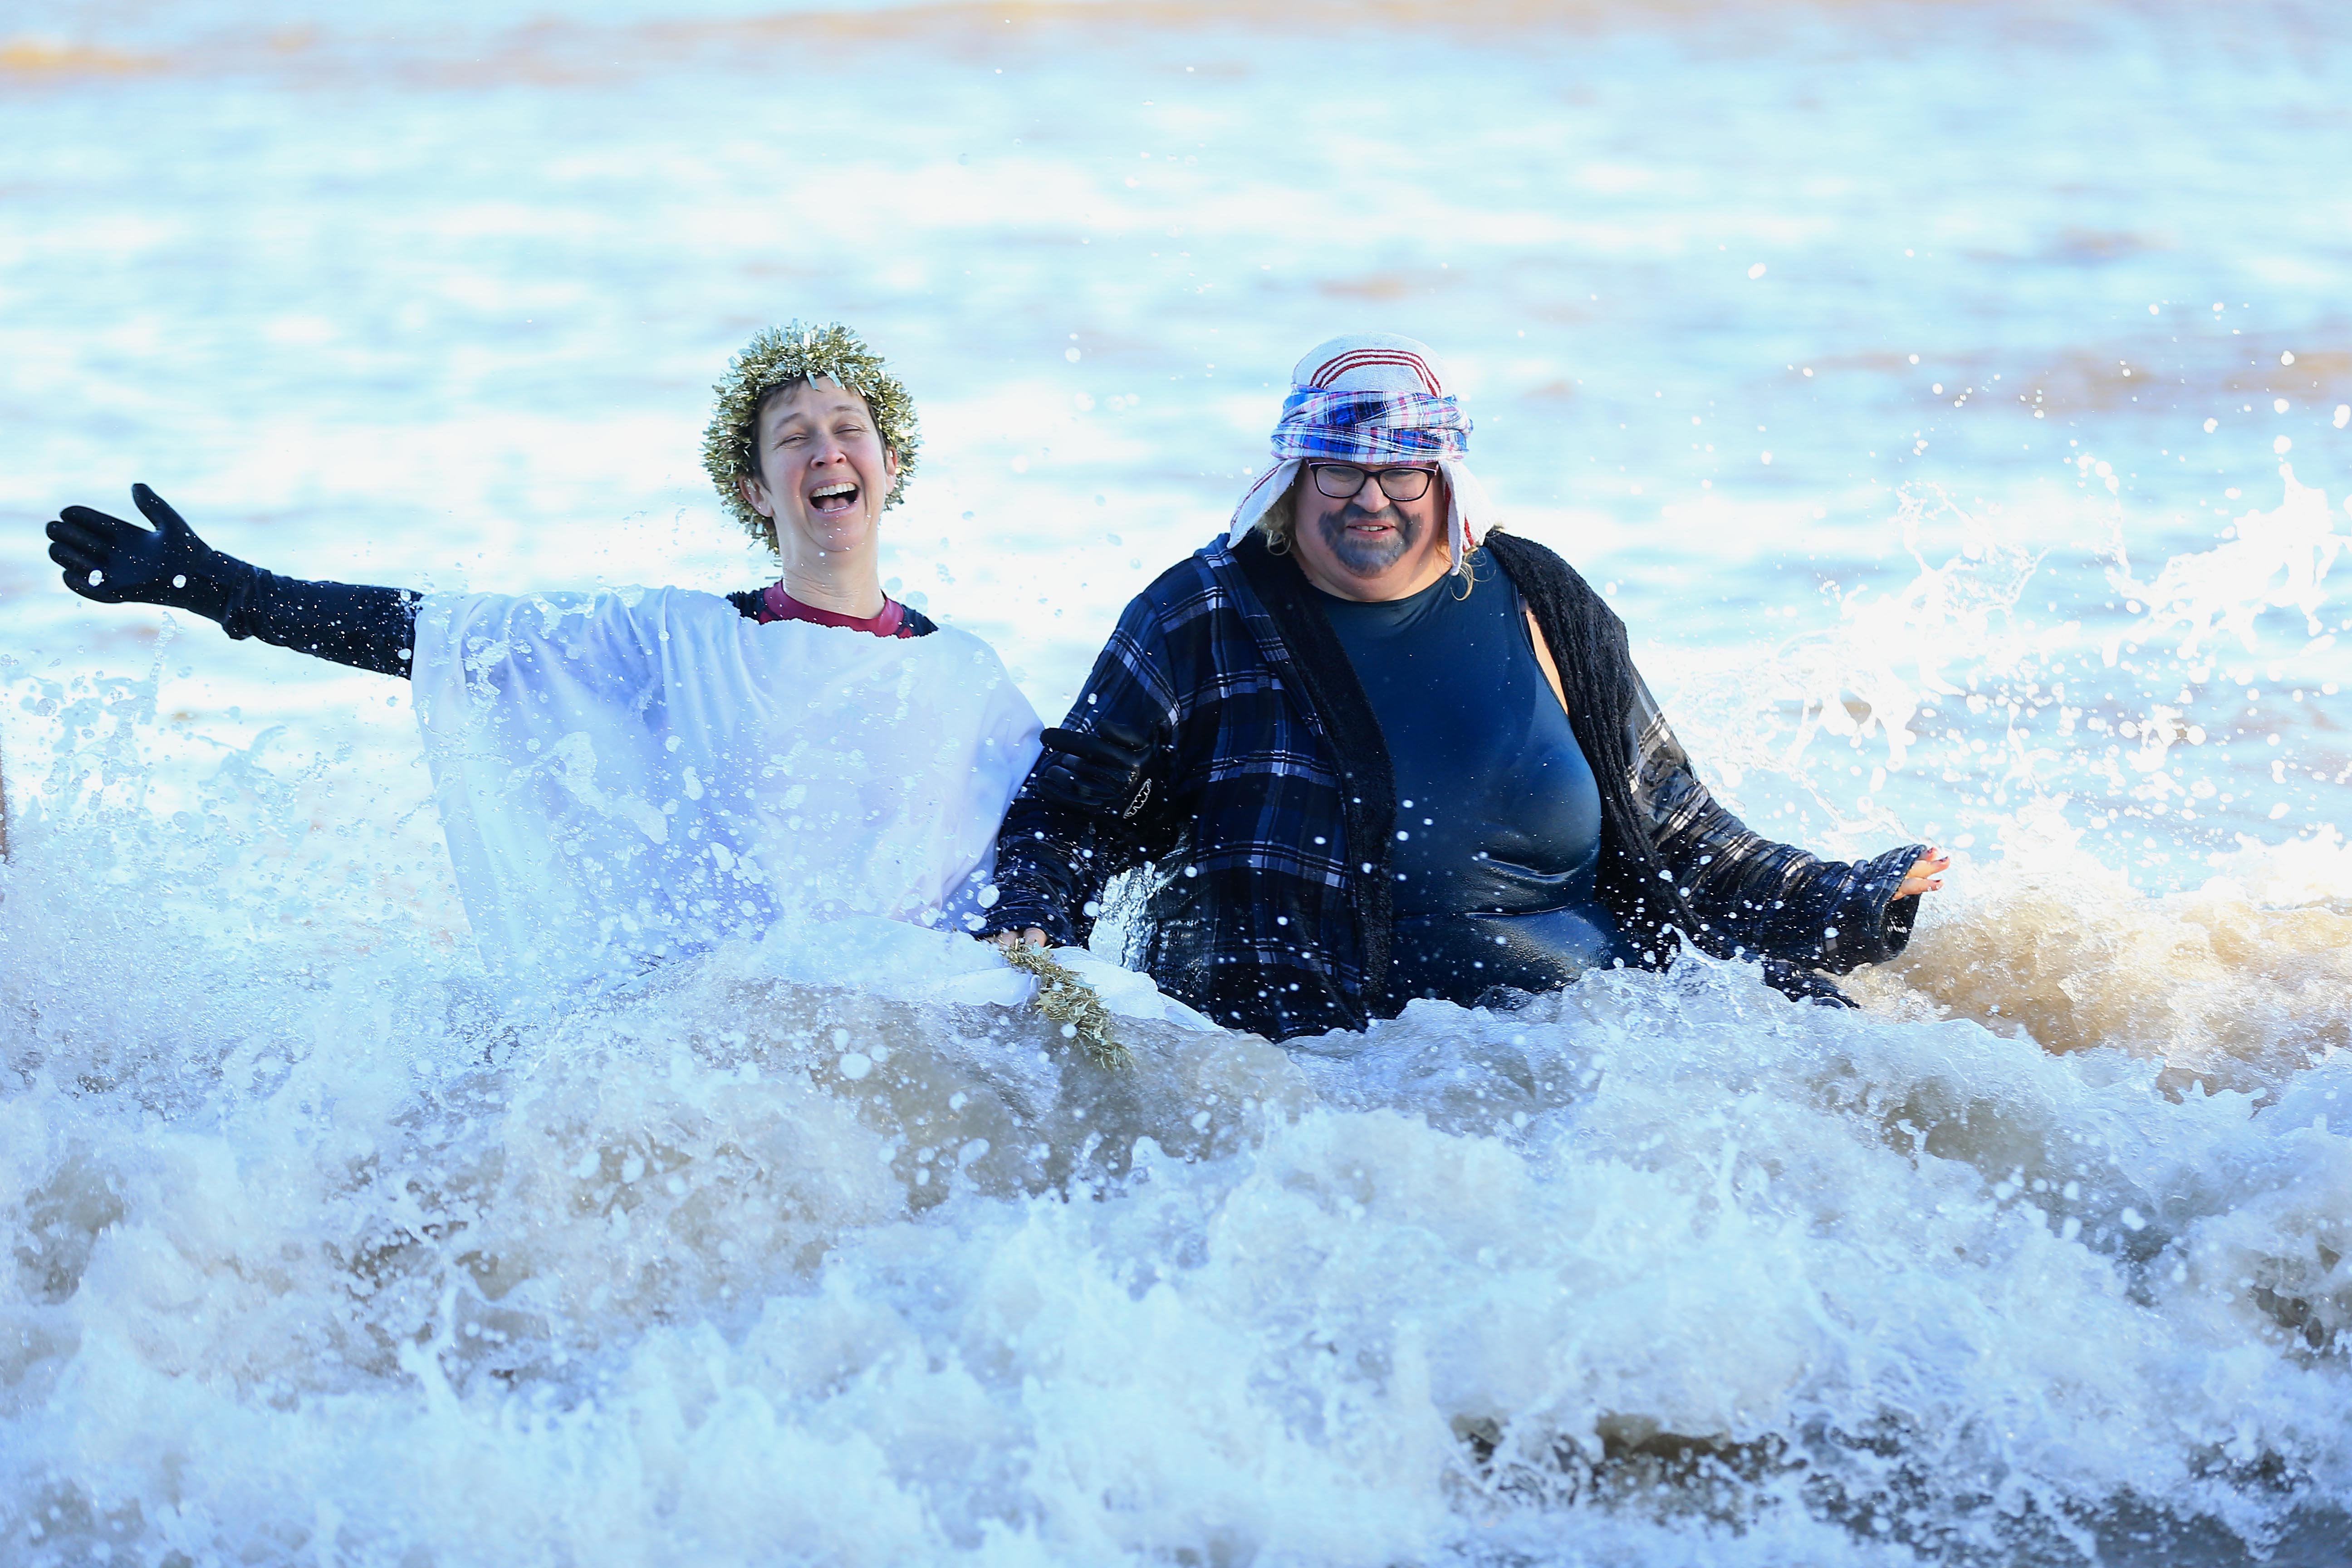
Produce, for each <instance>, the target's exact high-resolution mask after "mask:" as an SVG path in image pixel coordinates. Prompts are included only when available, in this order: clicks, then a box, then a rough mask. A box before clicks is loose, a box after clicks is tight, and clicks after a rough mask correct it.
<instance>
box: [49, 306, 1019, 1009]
mask: <svg viewBox="0 0 2352 1568" xmlns="http://www.w3.org/2000/svg"><path fill="white" fill-rule="evenodd" d="M717 390H718V392H719V405H718V409H717V412H716V413H715V415H714V416H713V418H712V420H711V424H710V428H709V433H708V435H707V437H706V440H705V448H704V452H705V464H706V467H708V468H709V470H710V474H711V478H712V480H713V482H714V483H715V484H716V485H717V486H718V488H719V495H720V497H721V499H722V500H723V501H725V503H726V504H727V505H728V507H729V509H730V511H731V512H732V513H733V514H734V515H735V516H736V518H737V519H738V521H741V522H742V523H743V524H744V525H745V526H746V527H747V528H749V529H751V531H752V532H753V533H754V534H755V535H756V536H758V537H759V538H761V540H762V541H763V542H766V543H767V544H769V545H770V546H771V547H772V549H773V550H774V551H775V552H776V554H777V556H778V559H779V561H780V563H781V564H782V575H781V577H780V578H779V579H778V581H777V582H776V583H775V584H772V585H771V586H769V587H767V588H764V589H760V590H753V591H751V592H747V593H741V594H735V595H727V596H723V597H722V596H719V595H711V594H702V593H696V592H692V591H689V590H686V589H680V588H656V589H619V590H613V591H608V592H603V593H593V594H592V593H551V594H534V595H520V596H516V595H494V594H467V595H430V596H420V595H415V594H413V593H409V592H405V591H404V590H399V589H393V588H377V587H358V586H353V585H350V584H335V583H302V582H295V581H292V580H289V579H287V578H283V577H278V576H276V575H274V574H270V573H268V572H264V571H261V570H260V569H258V568H257V567H254V566H251V565H248V564H247V563H244V562H242V561H238V560H236V559H234V558H233V557H230V556H227V555H225V554H222V553H221V552H218V551H215V550H213V549H211V548H210V547H209V546H207V545H206V544H205V542H203V541H202V540H201V539H199V538H197V536H196V535H195V533H194V531H193V530H191V529H190V528H189V527H188V525H187V524H186V523H185V522H184V521H182V520H181V518H180V516H179V514H178V513H177V512H175V511H173V510H172V508H171V507H170V506H169V505H167V504H166V503H165V502H164V501H163V500H162V498H160V497H158V496H157V495H155V494H154V492H153V491H152V490H150V489H147V488H146V487H145V486H143V485H140V486H134V487H133V488H132V492H131V493H132V497H133V499H134V500H135V501H136V502H137V504H138V507H139V510H140V511H141V512H142V513H143V514H144V515H145V516H146V517H147V519H148V520H149V521H151V522H152V523H153V525H154V526H153V528H152V529H149V528H144V527H142V526H140V525H139V524H137V523H134V522H130V521H124V520H122V519H119V518H114V517H110V516H108V515H106V514H105V513H102V512H99V511H95V510H91V509H89V508H87V507H67V508H65V509H63V510H62V511H60V513H59V514H58V519H57V520H56V521H52V522H51V523H50V524H49V525H48V534H49V539H50V548H49V554H50V557H51V559H52V560H54V561H55V562H56V563H58V565H59V566H60V567H61V568H63V569H64V574H65V583H66V585H67V586H68V587H69V588H71V589H73V590H74V592H76V593H78V594H79V595H82V596H83V597H85V598H89V599H93V600H97V601H99V602H100V603H105V604H119V603H124V602H138V603H147V604H161V605H171V606H173V607H175V608H181V609H186V610H190V611H194V612H195V613H197V614H201V615H204V616H209V617H210V618H212V619H214V620H216V621H218V622H220V623H221V625H222V626H223V628H224V629H225V630H226V632H227V633H228V635H229V636H231V637H261V638H262V639H263V640H265V641H268V642H272V643H276V644H278V645H280V646H283V647H293V648H297V649H299V650H300V651H303V652H307V653H310V654H313V655H316V656H318V657H320V658H331V659H335V660H337V661H339V662H341V663H344V664H349V665H352V666H355V667H357V668H364V669H373V670H377V671H380V672H382V673H384V674H387V675H394V676H407V677H409V678H410V679H413V681H414V683H415V692H416V701H415V710H416V713H417V717H418V722H419V724H420V726H421V727H422V729H423V732H424V739H425V752H426V756H427V758H428V760H429V762H430V763H431V766H432V770H433V778H434V785H435V791H436V796H437V798H438V801H439V805H440V807H441V815H442V824H443V827H444V830H445V832H446V835H447V838H448V843H449V851H450V858H451V861H452V864H453V866H454V868H455V870H456V873H457V886H458V889H459V891H460V893H461V894H462V896H463V897H464V900H465V902H466V909H467V917H468V919H469V920H470V921H471V923H472V926H473V929H474V933H475V936H476V938H477V940H478V942H479V943H480V945H481V950H482V956H483V961H484V963H485V965H486V966H487V968H488V972H489V973H490V975H491V978H492V981H493V984H495V985H496V986H497V987H498V988H499V991H500V992H501V993H502V994H506V995H507V996H508V997H509V999H510V1000H514V1001H517V1002H520V1001H523V1000H526V999H530V998H534V997H542V998H546V999H551V1000H553V999H561V998H563V997H567V996H576V995H578V994H581V993H583V991H595V990H601V989H604V988H607V987H610V986H612V985H614V984H623V983H625V982H627V981H628V980H630V979H632V978H634V977H635V976H636V975H638V974H641V973H645V972H646V970H648V969H649V968H651V967H653V966H656V965H657V964H659V963H663V962H665V961H667V960H670V959H674V958H677V957H679V956H682V955H685V954H687V953H690V952H698V951H700V950H703V949H706V948H708V947H709V946H711V945H713V944H714V943H716V942H719V941H722V940H724V939H726V938H727V937H730V936H732V935H738V934H742V933H746V932H751V931H763V930H766V929H768V928H770V927H773V926H775V925H777V924H779V923H780V922H782V923H791V922H796V921H813V920H825V919H835V920H837V919H840V918H843V917H877V916H879V917H885V918H888V919H891V920H896V921H909V922H914V923H916V924H919V925H927V926H931V927H934V928H944V929H949V930H952V929H955V928H957V927H959V926H977V924H978V921H977V919H976V918H975V916H974V913H973V911H974V910H976V908H977V907H978V905H979V904H980V903H981V902H982V901H984V900H986V899H987V898H988V890H987V879H988V873H989V871H990V869H991V868H992V864H993V859H994V848H995V835H996V827H997V824H998V822H999V821H1000V820H1001V819H1002V817H1003V812H1004V807H1005V805H1007V803H1009V802H1010V801H1011V799H1012V797H1013V792H1014V791H1015V790H1016V789H1017V788H1018V787H1019V786H1020V784H1021V781H1022V779H1023V778H1024V776H1025V775H1026V774H1027V773H1028V770H1029V766H1030V764H1031V763H1033V762H1034V761H1035V759H1036V755H1037V750H1038V742H1037V734H1038V723H1037V717H1036V715H1035V713H1034V711H1033V710H1031V708H1030V706H1029V703H1028V701H1027V700H1025V699H1024V697H1023V696H1022V695H1021V693H1020V691H1019V689H1017V688H1016V687H1015V686H1014V685H1013V681H1012V679H1011V678H1010V677H1009V676H1008V675H1007V674H1006V672H1005V670H1004V668H1003V663H1002V662H1001V661H1000V660H999V659H998V658H997V657H996V654H995V652H994V651H993V650H992V649H991V648H990V647H988V646H987V645H986V644H985V643H983V642H982V641H980V640H979V639H978V638H976V637H971V636H970V635H969V634H967V633H963V632H960V631H956V630H954V629H953V628H947V627H939V626H933V625H932V624H931V623H930V622H929V620H928V619H927V618H925V617H924V616H922V615H920V613H919V612H917V611H915V610H913V609H910V608H908V606H906V605H900V604H898V603H897V602H896V601H894V600H891V599H889V598H888V597H887V595H884V593H883V592H882V587H881V580H880V575H879V563H878V549H879V531H880V524H881V518H882V513H883V511H884V510H886V509H887V508H888V507H889V506H891V505H894V504H895V503H896V502H897V501H898V499H899V497H900V496H901V495H902V494H903V493H904V491H905V487H906V481H907V479H908V475H909V473H910V472H911V471H912V468H913V467H914V462H915V457H916V451H917V447H918V446H919V438H918V435H917V428H916V425H915V419H914V410H913V405H912V404H911V403H910V402H909V401H908V397H907V395H906V391H905V389H904V388H903V387H902V386H900V385H899V384H898V381H897V380H896V379H895V378H894V377H892V376H891V375H890V374H888V372H887V369H886V368H885V367H884V365H883V363H882V362H881V361H880V360H879V359H878V358H877V357H876V356H875V355H874V354H873V353H870V352H869V351H868V350H867V349H866V346H865V345H864V344H863V343H862V342H859V341H858V340H857V338H856V336H855V335H854V334H852V333H850V332H849V331H846V330H845V329H844V328H842V327H839V326H826V327H820V328H803V327H802V326H800V325H798V324H797V323H796V324H794V325H792V326H788V327H785V328H783V329H781V330H778V331H767V332H762V333H761V334H760V336H759V337H757V338H755V339H753V340H752V342H751V345H750V346H749V347H748V348H747V349H746V350H745V351H744V353H742V354H741V355H740V356H738V357H737V359H736V360H735V361H734V363H733V364H732V365H731V366H730V374H729V378H728V380H727V381H726V382H724V383H722V384H720V385H719V387H718V389H717Z"/></svg>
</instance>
